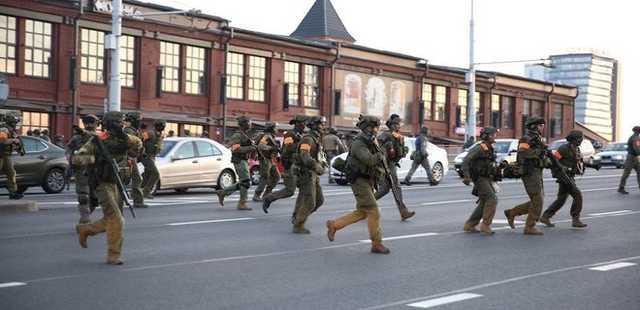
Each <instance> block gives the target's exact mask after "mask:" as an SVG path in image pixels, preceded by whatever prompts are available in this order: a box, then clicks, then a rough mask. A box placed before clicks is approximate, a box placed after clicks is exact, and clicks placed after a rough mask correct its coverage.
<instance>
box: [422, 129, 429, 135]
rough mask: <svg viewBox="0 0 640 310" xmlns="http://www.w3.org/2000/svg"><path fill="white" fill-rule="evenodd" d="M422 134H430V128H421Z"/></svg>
mask: <svg viewBox="0 0 640 310" xmlns="http://www.w3.org/2000/svg"><path fill="white" fill-rule="evenodd" d="M420 133H422V134H425V135H426V134H428V133H429V128H427V127H422V128H420Z"/></svg>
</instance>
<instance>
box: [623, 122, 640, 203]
mask: <svg viewBox="0 0 640 310" xmlns="http://www.w3.org/2000/svg"><path fill="white" fill-rule="evenodd" d="M631 170H635V171H636V177H637V178H638V186H639V187H640V126H635V127H633V135H631V137H629V140H628V141H627V160H626V161H625V162H624V172H623V173H622V177H621V178H620V185H618V193H620V194H623V195H627V194H629V192H627V190H625V189H624V187H625V186H626V185H627V178H629V175H630V174H631Z"/></svg>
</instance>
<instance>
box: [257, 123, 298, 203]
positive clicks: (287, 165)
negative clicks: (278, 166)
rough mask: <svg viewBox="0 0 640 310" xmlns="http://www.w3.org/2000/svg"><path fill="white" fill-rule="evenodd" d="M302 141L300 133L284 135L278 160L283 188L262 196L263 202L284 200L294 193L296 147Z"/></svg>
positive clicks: (296, 177) (294, 132)
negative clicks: (279, 161) (279, 160)
mask: <svg viewBox="0 0 640 310" xmlns="http://www.w3.org/2000/svg"><path fill="white" fill-rule="evenodd" d="M301 139H302V132H300V131H296V130H292V131H288V132H286V133H285V134H284V140H283V142H282V153H281V156H280V159H281V160H282V165H283V166H284V174H283V176H282V179H283V181H284V188H282V189H280V190H277V191H275V192H273V193H271V194H269V195H265V196H264V200H265V202H269V203H271V202H273V201H276V200H279V199H284V198H288V197H291V196H293V194H295V192H296V186H297V184H298V175H297V170H298V166H297V160H298V145H299V144H300V140H301Z"/></svg>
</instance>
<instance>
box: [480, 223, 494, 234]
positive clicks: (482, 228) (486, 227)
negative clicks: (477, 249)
mask: <svg viewBox="0 0 640 310" xmlns="http://www.w3.org/2000/svg"><path fill="white" fill-rule="evenodd" d="M480 232H481V233H482V234H483V235H486V236H491V235H493V234H494V231H493V230H491V226H489V225H487V224H485V223H484V222H482V223H480Z"/></svg>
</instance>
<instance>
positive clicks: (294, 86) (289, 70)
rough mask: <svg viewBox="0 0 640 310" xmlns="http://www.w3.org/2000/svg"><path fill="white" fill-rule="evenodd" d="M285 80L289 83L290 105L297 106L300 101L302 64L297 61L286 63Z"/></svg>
mask: <svg viewBox="0 0 640 310" xmlns="http://www.w3.org/2000/svg"><path fill="white" fill-rule="evenodd" d="M284 82H285V83H288V84H289V105H291V106H297V105H299V102H300V99H299V98H300V92H299V85H300V64H299V63H295V62H289V61H287V62H285V63H284Z"/></svg>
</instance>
